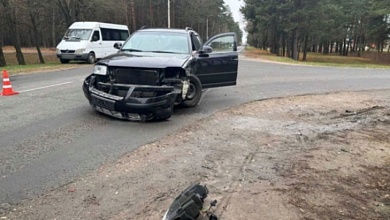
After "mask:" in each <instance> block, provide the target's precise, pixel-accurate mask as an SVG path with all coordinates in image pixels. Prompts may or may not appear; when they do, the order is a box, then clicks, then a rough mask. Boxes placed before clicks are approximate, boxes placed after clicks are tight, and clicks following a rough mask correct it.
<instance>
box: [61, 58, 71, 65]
mask: <svg viewBox="0 0 390 220" xmlns="http://www.w3.org/2000/svg"><path fill="white" fill-rule="evenodd" d="M60 62H61V63H62V64H65V63H69V60H65V59H60Z"/></svg>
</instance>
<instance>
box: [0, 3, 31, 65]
mask: <svg viewBox="0 0 390 220" xmlns="http://www.w3.org/2000/svg"><path fill="white" fill-rule="evenodd" d="M1 3H2V4H3V6H4V9H5V19H6V22H7V24H8V28H9V32H10V36H11V39H12V41H13V45H14V47H15V50H16V59H17V60H18V63H19V65H26V63H25V61H24V56H23V53H22V48H21V45H20V38H19V31H18V26H17V23H16V19H15V18H16V9H15V7H10V4H9V0H1Z"/></svg>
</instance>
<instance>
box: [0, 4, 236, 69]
mask: <svg viewBox="0 0 390 220" xmlns="http://www.w3.org/2000/svg"><path fill="white" fill-rule="evenodd" d="M75 21H98V22H107V23H117V24H125V25H127V26H128V27H129V29H130V31H131V32H134V31H135V30H137V29H139V28H141V27H143V26H148V27H167V26H168V0H108V1H107V0H0V66H6V65H7V64H6V60H5V58H4V53H3V49H2V47H3V46H14V47H15V51H16V57H17V60H18V63H19V64H20V65H24V64H25V61H24V57H23V53H22V50H21V48H22V47H36V48H37V53H38V55H39V56H40V62H41V63H44V60H43V58H42V55H41V52H40V48H41V47H55V46H56V45H57V44H58V42H59V40H60V39H61V37H62V35H63V34H64V33H65V31H66V29H67V28H68V27H69V26H70V25H71V24H72V23H73V22H75ZM170 26H171V28H185V27H192V28H193V29H194V30H196V31H197V32H198V33H199V34H200V35H201V37H202V39H204V40H206V39H207V38H208V36H206V35H207V33H208V35H209V36H210V37H211V36H213V35H215V34H217V33H220V32H228V31H233V32H236V33H237V35H238V39H241V36H242V32H241V30H240V28H239V24H238V23H236V22H234V19H233V17H232V14H231V11H230V8H229V7H228V6H227V5H225V3H224V1H223V0H212V1H210V0H170Z"/></svg>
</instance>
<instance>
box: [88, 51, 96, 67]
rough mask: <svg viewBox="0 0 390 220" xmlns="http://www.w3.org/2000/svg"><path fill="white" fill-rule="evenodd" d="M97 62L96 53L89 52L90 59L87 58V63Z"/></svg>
mask: <svg viewBox="0 0 390 220" xmlns="http://www.w3.org/2000/svg"><path fill="white" fill-rule="evenodd" d="M95 62H96V57H95V54H94V53H92V52H91V53H89V54H88V59H87V63H89V64H94V63H95Z"/></svg>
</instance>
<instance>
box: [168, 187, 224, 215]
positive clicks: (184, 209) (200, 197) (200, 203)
mask: <svg viewBox="0 0 390 220" xmlns="http://www.w3.org/2000/svg"><path fill="white" fill-rule="evenodd" d="M208 193H209V191H208V189H207V188H206V186H202V185H200V184H194V185H192V186H190V187H188V188H187V189H185V190H184V191H183V192H182V193H180V195H179V196H178V197H176V199H175V200H174V201H173V203H172V204H171V206H170V207H169V209H168V211H167V212H166V213H165V216H164V218H163V220H196V219H198V218H199V217H200V216H202V215H204V216H208V217H209V219H210V220H217V219H218V218H217V216H215V215H214V214H213V213H210V209H211V207H213V206H215V205H216V203H217V200H214V201H212V202H211V203H210V206H209V207H208V208H206V209H204V202H205V199H206V197H207V195H208Z"/></svg>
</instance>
